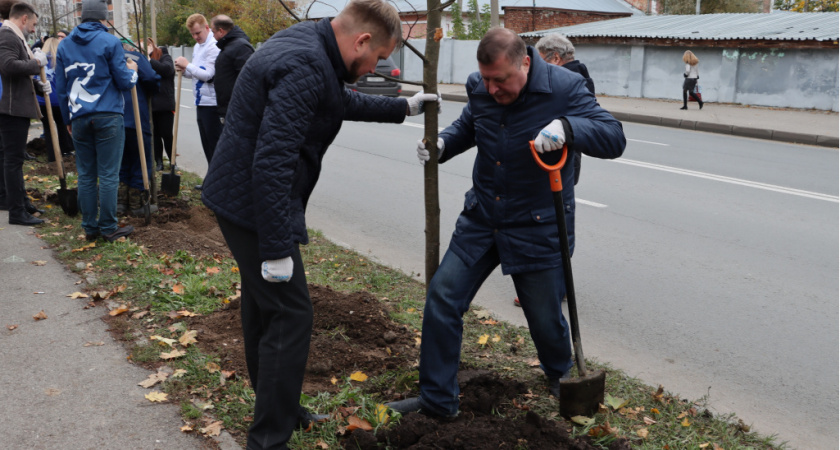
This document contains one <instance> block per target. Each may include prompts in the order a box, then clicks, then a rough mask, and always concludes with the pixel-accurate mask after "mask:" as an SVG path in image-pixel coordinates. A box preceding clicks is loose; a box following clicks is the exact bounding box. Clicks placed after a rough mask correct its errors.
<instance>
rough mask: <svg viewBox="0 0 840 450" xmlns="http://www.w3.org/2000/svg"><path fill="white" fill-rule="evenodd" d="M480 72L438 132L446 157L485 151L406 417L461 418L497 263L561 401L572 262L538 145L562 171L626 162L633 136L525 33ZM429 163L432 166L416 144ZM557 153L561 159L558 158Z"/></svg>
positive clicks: (432, 307)
mask: <svg viewBox="0 0 840 450" xmlns="http://www.w3.org/2000/svg"><path fill="white" fill-rule="evenodd" d="M477 59H478V68H479V72H477V73H473V74H472V75H470V77H469V78H468V80H467V83H466V90H467V96H468V102H467V105H466V106H465V107H464V109H463V112H462V113H461V117H459V118H458V120H456V121H455V122H453V123H452V125H450V126H448V127H447V128H446V129H445V130H443V131H442V132H441V133H440V138H439V139H438V142H437V148H438V149H439V152H438V155H436V156H437V157H438V161H439V162H441V163H444V162H446V161H448V160H450V159H452V158H454V157H456V156H458V155H460V154H461V153H464V152H466V151H467V150H469V149H470V148H472V147H477V149H478V150H477V152H476V154H475V155H476V156H475V165H474V169H473V186H472V188H471V189H470V190H469V191H467V193H466V199H465V201H464V209H463V211H462V212H461V215H460V216H459V217H458V221H457V223H456V224H455V232H454V233H453V234H452V239H451V240H450V242H449V249H448V250H447V251H446V254H445V255H444V256H443V260H442V261H441V263H440V266H439V267H438V270H437V271H436V272H435V275H434V277H432V280H431V282H430V283H429V289H428V292H427V294H426V306H425V308H424V311H423V339H422V341H421V346H420V380H419V381H420V396H419V397H414V398H408V399H404V400H400V401H398V402H393V403H389V404H388V406H390V407H391V408H393V409H395V410H397V411H399V412H401V413H407V412H412V411H420V412H425V413H426V414H429V415H432V416H442V417H454V416H456V415H457V414H458V407H459V386H458V377H457V375H458V363H459V361H460V355H461V339H462V337H463V325H464V322H463V315H464V313H466V311H467V310H468V309H469V307H470V303H471V302H472V300H473V297H474V296H475V293H476V292H477V291H478V289H479V288H480V287H481V284H482V283H483V282H484V280H486V279H487V277H488V276H489V275H490V274H491V273H492V272H493V270H495V268H496V267H497V266H499V265H501V267H502V273H503V274H505V275H510V276H511V278H512V279H513V284H514V287H515V288H516V294H517V295H518V296H519V300H520V302H521V303H522V309H523V312H524V313H525V318H526V319H527V321H528V328H529V330H530V333H531V338H532V339H533V340H534V346H535V347H536V349H537V355H538V356H539V359H540V367H541V368H542V370H543V372H544V373H545V375H546V378H547V379H548V385H549V391H550V392H551V393H552V394H553V395H554V396H555V397H556V396H558V395H559V391H560V379H562V378H564V377H567V376H568V375H569V369H571V367H572V349H571V343H570V339H569V327H568V325H567V323H566V319H565V318H564V317H563V311H562V308H561V301H562V299H563V296H564V295H565V293H566V285H565V281H564V277H563V259H562V256H561V255H562V254H561V252H560V240H559V237H558V232H557V220H562V219H561V218H558V217H556V215H555V209H554V200H553V193H552V191H551V189H550V183H549V177H548V175H547V174H546V173H545V172H543V171H542V170H541V169H540V168H539V167H538V165H537V163H536V162H535V161H534V158H533V157H532V154H531V150H530V146H529V141H534V147H535V149H536V150H537V151H538V152H540V153H546V152H550V155H546V156H545V158H546V161H551V163H552V164H553V163H554V161H556V160H557V157H558V156H559V155H557V154H558V153H562V152H560V151H558V150H561V149H562V148H563V147H564V145H566V146H567V147H568V152H569V154H571V152H574V151H583V152H584V153H586V154H587V155H589V156H593V157H596V158H603V159H612V158H618V157H619V156H621V154H622V153H623V152H624V147H625V145H626V139H625V137H624V131H623V130H622V126H621V122H619V121H618V120H616V119H615V118H614V117H613V116H612V115H610V113H609V112H607V111H606V110H604V109H603V108H601V107H600V106H599V105H598V103H597V102H596V101H595V96H594V95H592V93H591V92H590V91H589V90H588V89H587V88H586V80H585V79H584V78H583V77H582V76H580V75H579V74H576V73H573V72H571V71H569V70H566V69H563V68H561V67H558V66H555V65H551V64H548V63H547V62H545V61H543V60H542V58H540V55H539V53H538V52H537V50H536V49H534V48H533V47H526V45H525V42H524V41H522V38H520V37H519V36H518V35H516V33H514V32H512V31H511V30H508V29H504V28H493V29H491V30H490V31H488V32H487V34H485V36H484V37H483V38H482V40H481V42H480V43H479V45H478V52H477ZM417 154H418V157H419V158H420V160H421V161H426V160H429V158H430V155H429V150H428V149H426V144H425V143H423V142H422V141H421V142H418V147H417ZM552 157H554V158H555V159H554V161H552ZM574 172H575V170H574V165H573V164H572V163H571V162H569V163H567V164H565V166H563V169H562V170H561V178H562V183H563V191H562V198H563V206H564V210H565V214H564V216H565V218H566V228H567V234H568V239H569V242H570V245H574V223H575V194H574Z"/></svg>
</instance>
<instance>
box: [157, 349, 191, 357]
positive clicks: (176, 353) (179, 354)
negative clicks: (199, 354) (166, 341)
mask: <svg viewBox="0 0 840 450" xmlns="http://www.w3.org/2000/svg"><path fill="white" fill-rule="evenodd" d="M186 354H187V352H182V351H181V350H177V349H176V350H172V351H171V352H169V353H161V354H160V359H175V358H180V357H182V356H184V355H186Z"/></svg>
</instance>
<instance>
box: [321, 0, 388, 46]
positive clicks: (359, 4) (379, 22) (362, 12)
mask: <svg viewBox="0 0 840 450" xmlns="http://www.w3.org/2000/svg"><path fill="white" fill-rule="evenodd" d="M336 19H341V22H342V23H343V24H345V26H346V27H347V28H346V30H345V31H347V32H350V33H359V32H364V33H370V34H371V41H372V42H371V43H372V44H376V45H379V46H381V45H385V44H386V43H390V42H399V41H400V40H401V39H402V22H401V21H400V14H399V13H398V12H397V10H396V8H394V7H393V6H391V5H390V4H388V3H387V2H385V1H383V0H350V2H349V3H347V6H345V7H344V9H343V10H342V11H341V12H340V13H338V16H336Z"/></svg>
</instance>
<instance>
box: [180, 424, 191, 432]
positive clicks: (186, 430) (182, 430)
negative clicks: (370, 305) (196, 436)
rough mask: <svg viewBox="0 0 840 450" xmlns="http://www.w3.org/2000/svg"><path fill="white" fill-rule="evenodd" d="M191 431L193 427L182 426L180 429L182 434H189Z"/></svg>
mask: <svg viewBox="0 0 840 450" xmlns="http://www.w3.org/2000/svg"><path fill="white" fill-rule="evenodd" d="M192 430H193V427H191V426H189V425H184V426H183V427H181V432H183V433H189V432H190V431H192Z"/></svg>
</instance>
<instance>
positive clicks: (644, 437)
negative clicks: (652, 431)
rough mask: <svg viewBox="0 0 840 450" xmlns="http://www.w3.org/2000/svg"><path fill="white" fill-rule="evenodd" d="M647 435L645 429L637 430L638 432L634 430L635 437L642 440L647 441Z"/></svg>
mask: <svg viewBox="0 0 840 450" xmlns="http://www.w3.org/2000/svg"><path fill="white" fill-rule="evenodd" d="M648 434H649V432H648V429H647V428H639V429H638V430H636V435H637V436H639V437H640V438H642V439H647V438H648Z"/></svg>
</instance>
